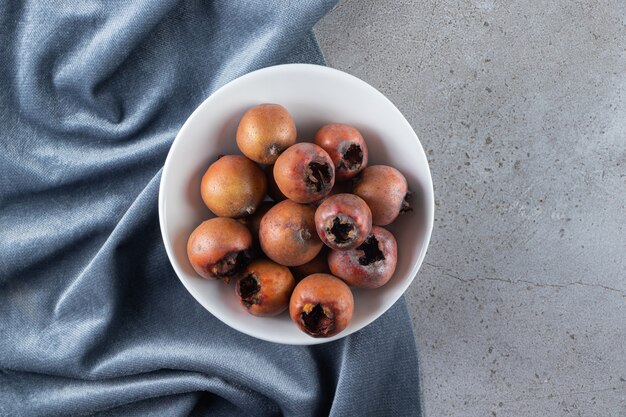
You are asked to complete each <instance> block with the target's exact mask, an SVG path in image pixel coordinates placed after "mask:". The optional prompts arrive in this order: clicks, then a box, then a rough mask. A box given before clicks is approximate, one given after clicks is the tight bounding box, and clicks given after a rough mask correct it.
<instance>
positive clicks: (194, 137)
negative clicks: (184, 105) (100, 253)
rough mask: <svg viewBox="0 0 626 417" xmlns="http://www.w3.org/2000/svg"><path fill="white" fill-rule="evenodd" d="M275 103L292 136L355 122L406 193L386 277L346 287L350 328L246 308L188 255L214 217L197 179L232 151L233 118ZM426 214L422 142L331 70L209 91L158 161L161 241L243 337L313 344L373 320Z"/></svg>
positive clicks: (428, 189) (204, 299)
mask: <svg viewBox="0 0 626 417" xmlns="http://www.w3.org/2000/svg"><path fill="white" fill-rule="evenodd" d="M264 102H270V103H279V104H281V105H283V106H285V107H286V108H287V109H288V110H289V112H290V113H291V115H292V116H293V118H294V120H295V123H296V127H297V130H298V141H311V140H312V138H313V136H314V134H315V132H316V131H317V129H319V128H320V127H321V126H322V125H324V124H326V123H332V122H338V123H339V122H340V123H347V124H350V125H352V126H354V127H356V128H357V129H358V130H359V131H360V132H361V133H362V135H363V137H364V138H365V141H366V142H367V144H368V148H369V154H370V165H375V164H386V165H391V166H394V167H396V168H397V169H399V170H400V171H401V172H402V173H403V174H404V175H405V176H406V178H407V180H408V182H409V188H410V189H411V190H412V191H413V192H414V195H413V199H412V203H413V206H414V211H413V212H411V213H408V214H404V215H402V216H400V217H399V218H398V219H397V220H396V221H395V222H394V223H393V224H392V225H390V226H389V227H388V229H389V230H391V231H392V232H393V233H394V235H395V237H396V239H397V241H398V264H397V269H396V272H395V274H394V276H393V278H392V279H391V281H390V282H389V283H387V284H386V285H385V286H383V287H381V288H378V289H376V290H359V289H355V290H354V298H355V311H354V317H353V320H352V322H351V323H350V325H349V327H348V328H347V329H346V330H344V331H343V332H341V333H340V334H338V335H336V336H334V337H331V338H327V339H314V338H311V337H309V336H307V335H305V334H304V333H302V332H300V330H298V329H297V327H296V326H295V324H294V323H292V322H291V320H290V319H289V315H288V313H287V312H285V313H283V314H282V315H280V316H278V317H275V318H257V317H254V316H251V315H250V314H248V313H246V312H245V311H244V310H243V308H242V307H241V306H240V305H239V304H238V302H237V299H236V297H235V290H234V283H233V282H231V284H230V285H225V284H224V283H222V282H217V281H208V280H205V279H202V278H200V277H199V276H198V275H196V273H195V272H194V270H193V268H192V267H191V264H190V263H189V261H188V259H187V252H186V245H187V239H188V237H189V235H190V234H191V232H192V231H193V230H194V228H195V227H196V226H197V225H198V224H200V223H201V222H202V221H204V220H206V219H208V218H211V217H214V216H213V215H212V214H211V213H210V212H209V210H208V209H207V208H206V207H205V205H204V204H203V202H202V199H201V197H200V180H201V177H202V175H203V174H204V172H205V171H206V169H207V168H208V166H209V165H210V164H211V163H212V162H214V161H215V160H216V158H217V156H218V155H220V154H231V153H234V154H240V152H239V150H238V149H237V145H236V142H235V132H236V129H237V124H238V122H239V120H240V118H241V116H242V115H243V113H244V112H245V111H246V110H247V109H248V108H250V107H252V106H254V105H257V104H260V103H264ZM433 215H434V198H433V189H432V180H431V177H430V171H429V169H428V162H427V160H426V155H425V154H424V150H423V148H422V146H421V144H420V143H419V140H418V139H417V136H416V135H415V132H414V131H413V130H412V128H411V126H410V125H409V123H408V122H407V121H406V119H405V118H404V117H403V116H402V114H401V113H400V111H399V110H398V109H397V108H396V107H395V106H394V105H393V104H392V103H391V102H390V101H389V100H388V99H387V98H385V97H384V96H383V95H382V94H381V93H380V92H379V91H377V90H376V89H375V88H373V87H371V86H370V85H368V84H367V83H365V82H364V81H361V80H359V79H358V78H356V77H353V76H351V75H348V74H346V73H343V72H341V71H338V70H334V69H330V68H327V67H322V66H316V65H308V64H289V65H280V66H275V67H270V68H264V69H262V70H259V71H255V72H252V73H249V74H247V75H244V76H242V77H240V78H238V79H236V80H234V81H232V82H231V83H229V84H227V85H225V86H224V87H222V88H221V89H219V90H218V91H216V92H215V93H214V94H213V95H211V97H209V98H208V99H207V100H206V101H204V102H203V103H202V104H201V105H200V106H199V107H198V108H197V109H196V111H195V112H194V113H193V114H192V115H191V116H190V117H189V119H188V120H187V121H186V123H185V124H184V126H183V127H182V129H181V130H180V132H179V133H178V136H177V137H176V139H175V141H174V143H173V145H172V147H171V149H170V152H169V154H168V157H167V160H166V162H165V166H164V168H163V173H162V178H161V186H160V192H159V217H160V225H161V232H162V235H163V240H164V243H165V248H166V250H167V254H168V256H169V258H170V261H171V263H172V265H173V267H174V270H175V271H176V273H177V275H178V277H179V278H180V280H181V281H182V283H183V284H184V285H185V287H186V288H187V289H188V290H189V292H190V293H191V294H192V295H193V296H194V297H195V298H196V300H198V302H200V304H202V305H203V306H204V307H205V308H206V309H207V310H208V311H210V312H211V313H212V314H213V315H215V316H216V317H217V318H219V319H220V320H222V321H223V322H224V323H226V324H228V325H229V326H231V327H233V328H235V329H237V330H239V331H241V332H243V333H246V334H248V335H251V336H254V337H257V338H260V339H263V340H268V341H272V342H277V343H288V344H316V343H324V342H328V341H331V340H335V339H338V338H341V337H344V336H346V335H348V334H350V333H352V332H355V331H357V330H359V329H361V328H363V327H364V326H366V325H367V324H369V323H371V322H372V321H374V320H375V319H376V318H378V317H379V316H380V315H381V314H383V313H384V312H385V311H386V310H387V309H388V308H389V307H391V305H393V303H394V302H395V301H396V300H397V299H398V298H399V297H400V296H401V295H402V294H403V292H404V291H405V290H406V288H407V287H408V285H409V284H410V283H411V281H412V280H413V278H414V276H415V274H416V273H417V271H418V269H419V266H420V265H421V262H422V260H423V258H424V255H425V253H426V248H427V246H428V241H429V239H430V233H431V231H432V225H433Z"/></svg>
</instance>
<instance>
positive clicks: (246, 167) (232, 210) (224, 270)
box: [187, 104, 411, 337]
mask: <svg viewBox="0 0 626 417" xmlns="http://www.w3.org/2000/svg"><path fill="white" fill-rule="evenodd" d="M237 146H238V147H239V149H240V150H241V152H242V153H243V154H244V155H245V156H243V155H225V156H221V157H219V158H218V159H217V161H215V162H214V163H213V164H212V165H211V166H210V167H209V168H208V170H207V171H206V173H205V174H204V176H203V178H202V183H201V189H200V192H201V195H202V200H203V201H204V203H205V204H206V206H207V207H208V208H209V210H211V211H212V212H213V213H214V214H215V215H216V216H218V217H216V218H213V219H210V220H207V221H205V222H203V223H202V224H200V225H199V226H198V227H197V228H196V229H195V230H194V231H193V233H192V234H191V236H190V237H189V241H188V244H187V254H188V256H189V261H190V262H191V265H192V266H193V268H194V269H195V271H196V272H197V273H198V274H199V275H200V276H202V277H204V278H207V279H214V280H222V281H224V282H226V283H228V282H229V281H230V280H231V279H236V280H237V281H236V286H235V294H236V296H237V297H238V299H239V302H240V304H241V305H242V306H243V308H245V309H246V311H248V312H249V313H250V314H253V315H255V316H261V317H269V316H276V315H278V314H281V313H282V312H284V311H285V310H286V309H287V308H289V314H290V316H291V319H292V320H293V321H294V322H295V323H296V324H297V325H298V327H299V328H300V330H302V331H303V332H305V333H306V334H308V335H310V336H313V337H330V336H333V335H336V334H338V333H339V332H341V331H342V330H344V329H345V328H346V326H347V325H348V324H349V323H350V320H351V319H352V313H353V311H354V299H353V296H352V291H351V290H350V287H349V286H353V287H359V288H378V287H380V286H382V285H384V284H386V283H387V282H388V281H389V280H390V279H391V277H392V276H393V273H394V271H395V268H396V261H397V244H396V239H395V238H394V236H393V234H392V233H391V232H389V231H388V230H386V229H384V228H383V227H381V226H385V225H388V224H390V223H391V222H393V221H394V220H395V219H396V217H397V216H398V215H399V214H400V213H403V212H406V211H410V210H411V207H410V205H409V202H408V198H409V196H410V192H409V190H408V186H407V181H406V179H405V177H404V176H403V175H402V174H401V173H400V172H399V171H398V170H396V169H395V168H392V167H390V166H385V165H375V166H369V167H368V149H367V145H366V143H365V141H364V139H363V137H362V136H361V134H360V133H359V131H358V130H357V129H355V128H354V127H351V126H348V125H344V124H328V125H326V126H323V127H322V128H321V129H319V131H318V132H317V133H316V134H315V140H314V143H307V142H301V143H296V126H295V124H294V121H293V119H292V118H291V115H290V114H289V112H288V111H287V110H286V109H285V108H284V107H282V106H280V105H277V104H261V105H258V106H255V107H253V108H251V109H250V110H248V111H247V112H246V113H245V114H244V116H243V118H242V119H241V121H240V123H239V126H238V128H237ZM259 164H262V165H264V166H265V167H264V168H261V166H260V165H259ZM266 195H269V197H270V198H271V199H272V200H273V201H264V200H266ZM296 280H299V282H297V283H296Z"/></svg>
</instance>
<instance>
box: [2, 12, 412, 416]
mask: <svg viewBox="0 0 626 417" xmlns="http://www.w3.org/2000/svg"><path fill="white" fill-rule="evenodd" d="M331 6H332V2H330V1H323V0H315V1H313V0H307V1H297V2H287V1H282V0H275V1H258V0H250V1H235V0H224V1H211V2H201V1H188V2H183V1H178V2H177V1H167V0H166V1H124V2H99V1H80V2H74V1H50V0H47V1H5V2H0V34H1V39H2V42H0V82H1V88H0V146H1V148H0V416H11V417H12V416H40V415H42V416H43V415H45V416H54V415H88V414H89V415H90V414H101V415H111V416H113V415H116V416H117V415H119V416H134V415H141V416H143V415H149V416H178V415H226V416H228V415H251V416H276V415H288V416H315V415H328V414H330V415H333V416H369V415H376V416H401V415H402V416H404V415H419V414H420V405H419V397H418V393H419V390H418V370H417V355H416V350H415V345H414V341H413V334H412V332H411V325H410V319H409V317H408V314H407V311H406V307H405V304H404V301H403V300H401V301H399V302H398V303H396V305H395V306H394V307H393V308H392V309H391V310H390V311H389V312H387V313H386V314H385V315H384V316H383V317H381V318H380V319H379V320H377V321H376V322H375V323H373V324H372V325H370V326H368V327H366V328H365V329H363V330H362V331H360V332H358V333H356V334H353V335H351V336H349V337H346V338H344V339H342V340H339V341H336V342H333V343H329V344H324V345H319V346H314V347H298V346H284V345H277V344H272V343H267V342H263V341H260V340H256V339H253V338H251V337H248V336H246V335H243V334H240V333H238V332H236V331H235V330H232V329H230V328H229V327H227V326H226V325H224V324H222V323H221V322H220V321H218V320H217V319H216V318H214V317H213V316H212V315H211V314H209V313H208V312H207V311H206V310H204V309H203V308H202V307H201V306H200V305H199V304H198V303H197V302H196V301H195V300H194V299H193V298H192V297H191V295H189V294H188V293H187V292H186V291H185V289H184V287H183V286H182V284H181V283H180V282H179V280H178V278H177V277H176V276H175V274H174V272H173V270H172V268H171V266H170V264H169V261H168V259H167V256H166V254H165V251H164V248H163V244H162V241H161V237H160V232H159V225H158V214H157V195H158V184H159V180H160V169H161V166H162V165H163V162H164V160H165V157H166V154H167V151H168V148H169V146H170V144H171V143H172V140H173V139H174V137H175V135H176V132H177V131H178V129H179V128H180V127H181V125H182V123H183V122H184V121H185V119H186V118H187V116H188V115H189V114H190V113H191V112H192V111H193V109H194V108H195V107H196V106H197V105H198V104H199V103H200V102H202V101H203V100H204V99H205V98H206V97H207V96H208V95H210V94H211V92H213V91H214V90H215V89H216V88H218V87H220V86H221V85H223V84H224V83H226V82H228V81H230V80H232V79H233V78H235V77H237V76H239V75H242V74H244V73H246V72H249V71H251V70H254V69H257V68H261V67H264V66H268V65H273V64H279V63H287V62H313V63H322V62H323V60H322V56H321V54H320V52H319V50H318V48H317V45H316V42H315V39H314V37H313V36H312V33H311V28H312V26H313V24H314V23H315V22H316V21H317V20H318V19H319V18H320V17H321V16H323V15H324V13H326V11H328V10H329V8H330V7H331Z"/></svg>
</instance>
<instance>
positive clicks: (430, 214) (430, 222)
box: [158, 63, 435, 345]
mask: <svg viewBox="0 0 626 417" xmlns="http://www.w3.org/2000/svg"><path fill="white" fill-rule="evenodd" d="M280 71H318V72H321V73H324V72H326V73H329V74H332V75H333V76H338V77H343V78H345V79H348V80H350V81H351V82H356V83H357V84H361V85H362V86H363V87H364V88H366V89H369V90H371V91H372V93H373V94H376V95H378V96H379V98H381V99H383V101H386V102H387V103H388V104H390V105H391V107H392V108H393V111H395V112H397V113H398V114H399V116H400V118H401V120H402V123H403V124H404V125H405V127H407V128H408V131H410V132H411V135H412V139H413V141H414V143H415V145H417V146H418V147H419V148H420V150H421V152H422V154H423V155H424V161H425V163H426V173H427V178H426V179H427V184H424V185H425V186H426V187H427V188H428V189H427V190H426V191H429V193H427V194H428V196H430V199H429V201H424V202H423V204H425V208H426V209H427V216H426V217H427V222H426V225H425V226H426V233H425V235H424V237H425V238H424V244H423V245H422V247H421V250H420V254H419V256H418V259H417V262H415V263H414V265H413V267H412V269H411V271H410V272H409V273H408V274H407V275H408V279H405V280H404V282H403V283H402V285H401V286H400V290H399V291H398V295H397V297H395V299H393V300H390V301H386V302H384V303H383V308H380V309H379V310H378V311H377V312H376V313H374V314H371V316H368V317H367V319H366V320H365V322H364V323H363V325H361V326H359V327H355V328H353V329H350V328H347V329H345V330H344V331H342V332H340V333H339V334H337V335H335V336H333V337H329V338H309V339H305V340H302V341H295V342H286V341H280V340H276V338H272V337H266V336H265V335H264V334H261V335H259V334H251V333H249V332H248V331H247V329H245V328H243V327H241V326H239V324H238V321H237V320H230V319H229V318H228V317H226V316H225V315H221V314H216V312H214V311H212V310H211V308H210V306H209V305H207V304H208V303H206V302H205V301H203V297H202V296H201V295H200V294H198V293H197V291H196V290H195V289H194V288H193V287H192V286H191V285H189V284H188V283H187V280H186V279H184V278H183V275H184V273H183V271H182V270H181V268H180V266H179V265H178V261H177V259H176V257H175V254H174V249H173V246H172V242H171V239H170V238H169V236H168V235H167V234H166V224H165V204H166V202H165V178H166V174H167V172H168V171H169V170H170V167H171V165H172V164H173V155H174V154H175V153H176V152H175V149H176V148H177V147H178V146H179V145H180V143H181V142H182V138H183V137H184V136H185V135H186V132H187V130H188V129H189V125H190V124H191V123H193V120H194V119H195V118H196V117H197V114H199V113H202V112H203V111H204V108H205V107H207V106H210V105H211V103H212V102H213V101H215V100H218V99H219V97H220V96H222V95H224V94H227V93H228V92H229V90H231V89H232V88H234V87H235V86H236V84H238V83H239V82H241V81H242V80H245V79H247V78H253V77H258V76H262V75H264V74H265V73H271V72H280ZM426 205H427V207H426ZM158 212H159V227H160V229H161V238H162V240H163V245H164V246H165V251H166V253H167V257H168V260H169V262H170V264H171V265H172V268H173V269H174V272H175V273H176V276H177V277H178V279H179V281H181V282H182V284H183V286H184V287H185V289H186V290H187V291H188V292H189V293H190V294H191V295H192V296H193V298H194V299H195V300H196V301H197V302H198V303H200V305H202V306H203V307H204V308H205V309H206V310H207V311H208V312H209V313H210V314H211V315H213V316H214V317H216V318H217V319H218V320H220V321H221V322H222V323H224V324H226V325H228V326H229V327H231V328H233V329H235V330H237V331H239V332H241V333H243V334H246V335H248V336H251V337H254V338H257V339H261V340H264V341H267V342H272V343H278V344H287V345H317V344H322V343H328V342H332V341H334V340H338V339H341V338H344V337H346V336H349V335H350V334H352V333H355V332H357V331H359V330H361V329H363V328H365V327H366V326H369V325H370V324H371V323H373V322H374V321H375V320H377V319H378V318H379V317H380V316H382V315H383V314H384V313H386V312H387V311H388V310H389V309H390V308H391V307H392V306H393V305H394V304H395V303H396V302H397V301H398V300H399V299H400V298H401V297H402V296H403V295H404V293H405V292H406V290H407V288H408V287H409V286H410V285H411V283H412V282H413V280H414V279H415V277H416V275H417V273H418V271H419V270H420V268H421V266H422V263H423V261H424V258H425V257H426V252H427V250H428V247H429V245H430V239H431V235H432V231H433V227H434V217H435V194H434V188H433V181H432V174H431V171H430V165H429V164H428V158H427V157H426V152H425V151H424V147H423V146H422V143H421V142H420V140H419V138H418V136H417V134H416V133H415V130H414V129H413V127H412V126H411V124H410V123H409V122H408V120H406V118H405V117H404V115H403V114H402V112H401V111H400V110H399V109H398V108H397V107H396V105H395V104H393V102H392V101H391V100H390V99H389V98H388V97H387V96H385V95H384V94H383V93H382V92H380V91H379V90H378V89H377V88H376V87H374V86H372V85H370V84H369V83H367V82H365V81H363V80H362V79H360V78H358V77H356V76H354V75H351V74H348V73H346V72H344V71H341V70H338V69H335V68H330V67H327V66H324V65H316V64H303V63H294V64H280V65H273V66H269V67H264V68H261V69H258V70H255V71H251V72H248V73H246V74H244V75H241V76H239V77H237V78H235V79H233V80H231V81H229V82H228V83H226V84H224V85H222V86H221V87H219V88H218V89H217V90H215V91H214V92H213V93H211V94H210V95H209V96H208V97H207V98H206V99H204V100H203V101H202V103H200V104H199V105H198V106H197V107H196V109H195V110H194V111H193V112H192V113H191V114H190V115H189V116H188V117H187V119H186V120H185V122H184V123H183V125H182V126H181V128H180V129H179V131H178V133H177V134H176V137H175V138H174V140H173V141H172V144H171V145H170V149H169V151H168V153H167V157H166V159H165V162H164V164H163V167H162V168H161V179H160V183H159V197H158ZM392 298H393V297H392Z"/></svg>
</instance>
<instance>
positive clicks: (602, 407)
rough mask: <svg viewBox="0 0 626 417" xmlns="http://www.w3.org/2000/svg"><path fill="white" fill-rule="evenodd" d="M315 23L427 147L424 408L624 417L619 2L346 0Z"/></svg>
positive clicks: (624, 14)
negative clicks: (430, 220)
mask: <svg viewBox="0 0 626 417" xmlns="http://www.w3.org/2000/svg"><path fill="white" fill-rule="evenodd" d="M316 33H317V36H318V39H319V42H320V44H321V46H322V50H323V52H324V54H325V56H326V59H327V61H328V64H329V65H330V66H332V67H335V68H338V69H341V70H343V71H346V72H348V73H351V74H354V75H356V76H358V77H360V78H362V79H364V80H365V81H367V82H369V83H370V84H372V85H374V86H375V87H377V88H378V89H380V90H381V91H382V92H383V93H384V94H386V95H387V96H388V97H389V98H390V99H391V100H392V101H393V102H394V103H395V104H396V105H397V106H398V108H399V109H400V110H401V111H402V112H403V113H404V115H405V116H406V118H407V119H408V120H409V122H410V123H411V125H412V126H413V128H414V129H415V131H416V132H417V134H418V136H419V138H420V140H421V142H422V144H423V146H424V148H425V150H426V151H427V154H428V158H429V161H430V167H431V171H432V174H433V179H434V186H435V196H436V215H435V217H436V219H435V228H434V231H433V237H432V241H431V245H430V248H429V251H428V254H427V256H426V261H425V263H424V265H423V267H422V269H421V271H420V272H419V274H418V276H417V278H416V279H415V281H414V283H413V285H412V286H411V288H410V289H409V291H408V294H407V299H408V302H409V304H410V309H411V315H412V319H413V324H414V329H415V337H416V341H417V345H418V348H419V353H420V360H421V370H420V371H421V378H422V391H423V392H422V395H423V405H422V406H423V412H424V415H425V416H426V417H439V416H487V417H489V416H593V417H598V416H626V260H625V259H626V1H624V0H594V1H566V0H554V1H547V0H540V1H535V2H528V1H521V0H512V1H495V0H484V1H479V0H473V1H468V0H461V1H453V0H422V1H417V0H416V1H377V0H352V1H350V0H348V1H344V2H340V3H339V5H338V6H337V7H335V8H334V9H333V11H331V13H330V14H328V15H327V16H326V17H325V18H324V19H323V20H322V21H321V22H320V23H319V24H318V26H317V28H316Z"/></svg>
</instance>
